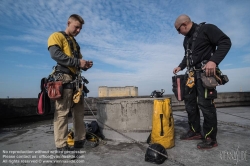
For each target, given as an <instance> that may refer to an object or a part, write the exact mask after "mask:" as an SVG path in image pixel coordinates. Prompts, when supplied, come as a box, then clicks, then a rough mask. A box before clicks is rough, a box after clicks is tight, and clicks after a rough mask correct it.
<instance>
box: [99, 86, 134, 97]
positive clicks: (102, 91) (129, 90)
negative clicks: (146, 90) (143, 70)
mask: <svg viewBox="0 0 250 166" xmlns="http://www.w3.org/2000/svg"><path fill="white" fill-rule="evenodd" d="M98 91H99V95H98V96H99V97H124V96H138V87H135V86H125V87H107V86H99V90H98Z"/></svg>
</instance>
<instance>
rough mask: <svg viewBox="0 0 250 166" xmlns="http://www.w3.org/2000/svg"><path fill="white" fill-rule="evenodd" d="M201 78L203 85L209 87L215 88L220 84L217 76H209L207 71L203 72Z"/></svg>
mask: <svg viewBox="0 0 250 166" xmlns="http://www.w3.org/2000/svg"><path fill="white" fill-rule="evenodd" d="M201 80H202V85H203V87H204V88H207V89H214V88H215V87H216V86H217V85H218V82H217V80H216V79H215V77H214V76H210V77H207V76H206V73H201Z"/></svg>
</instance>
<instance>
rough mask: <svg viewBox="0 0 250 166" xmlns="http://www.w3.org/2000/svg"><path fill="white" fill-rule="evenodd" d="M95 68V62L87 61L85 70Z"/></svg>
mask: <svg viewBox="0 0 250 166" xmlns="http://www.w3.org/2000/svg"><path fill="white" fill-rule="evenodd" d="M92 66H93V61H87V64H86V66H85V68H87V69H89V68H91V67H92Z"/></svg>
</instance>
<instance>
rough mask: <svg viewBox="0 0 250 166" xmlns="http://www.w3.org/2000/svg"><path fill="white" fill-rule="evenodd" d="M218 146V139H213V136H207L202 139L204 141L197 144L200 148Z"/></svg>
mask: <svg viewBox="0 0 250 166" xmlns="http://www.w3.org/2000/svg"><path fill="white" fill-rule="evenodd" d="M216 146H218V143H217V141H216V140H212V139H211V138H206V139H204V140H202V142H200V143H198V144H197V148H198V149H211V148H213V147H216Z"/></svg>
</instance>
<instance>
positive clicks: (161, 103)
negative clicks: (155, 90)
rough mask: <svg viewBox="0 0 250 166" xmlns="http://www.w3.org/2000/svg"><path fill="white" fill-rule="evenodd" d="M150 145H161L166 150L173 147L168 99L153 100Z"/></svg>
mask: <svg viewBox="0 0 250 166" xmlns="http://www.w3.org/2000/svg"><path fill="white" fill-rule="evenodd" d="M150 143H158V144H161V145H162V146H164V147H165V148H166V149H167V148H172V147H173V146H174V118H173V113H172V108H171V99H170V98H166V99H156V100H154V110H153V116H152V132H151V141H150Z"/></svg>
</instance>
